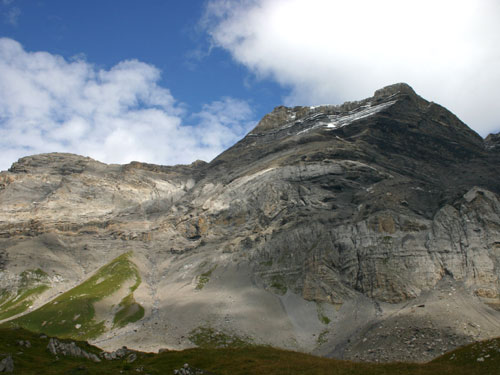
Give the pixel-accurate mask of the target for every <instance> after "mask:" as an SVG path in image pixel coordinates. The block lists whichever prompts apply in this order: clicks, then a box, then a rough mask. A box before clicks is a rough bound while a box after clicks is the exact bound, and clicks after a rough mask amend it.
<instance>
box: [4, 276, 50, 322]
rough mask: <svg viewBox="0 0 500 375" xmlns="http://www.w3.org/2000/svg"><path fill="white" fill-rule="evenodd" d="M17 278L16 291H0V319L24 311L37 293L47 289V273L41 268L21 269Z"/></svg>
mask: <svg viewBox="0 0 500 375" xmlns="http://www.w3.org/2000/svg"><path fill="white" fill-rule="evenodd" d="M19 279H20V281H19V286H18V289H17V292H16V293H10V292H8V291H6V290H2V291H1V292H0V320H3V319H7V318H10V317H12V316H14V315H17V314H20V313H23V312H25V311H26V310H28V308H29V307H30V306H31V304H32V303H33V300H35V298H36V297H37V296H38V295H40V294H42V293H43V292H45V291H46V290H47V289H49V278H48V275H47V274H46V273H45V272H44V271H42V270H41V269H36V270H26V271H23V272H22V273H21V274H20V275H19Z"/></svg>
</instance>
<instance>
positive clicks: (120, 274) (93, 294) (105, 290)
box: [8, 253, 144, 339]
mask: <svg viewBox="0 0 500 375" xmlns="http://www.w3.org/2000/svg"><path fill="white" fill-rule="evenodd" d="M130 255H131V253H126V254H123V255H121V256H119V257H117V258H115V259H114V260H113V261H112V262H110V263H109V264H107V265H105V266H103V267H102V268H100V269H99V270H98V271H97V272H96V273H95V274H94V275H93V276H91V277H90V278H89V279H87V280H86V281H84V282H83V283H82V284H80V285H78V286H77V287H75V288H73V289H71V290H69V291H67V292H66V293H64V294H62V295H60V296H59V297H57V298H56V299H54V300H53V301H51V302H49V303H47V304H45V305H44V306H42V307H40V308H39V309H37V310H35V311H32V312H30V313H29V314H26V315H24V316H22V317H19V318H17V319H15V320H13V321H10V322H8V324H9V325H11V326H19V327H23V328H25V329H27V330H30V331H33V332H44V333H46V334H48V335H52V336H57V337H61V338H78V339H90V338H95V337H97V336H99V335H100V334H102V333H103V332H104V331H105V330H106V327H105V322H104V321H103V320H102V321H96V320H95V309H94V304H95V303H96V302H98V301H99V300H101V299H103V298H105V297H107V296H110V295H112V294H113V293H115V292H117V291H118V290H119V289H120V288H121V286H122V285H123V284H124V283H126V282H127V281H129V280H130V279H133V280H134V284H133V286H132V287H131V288H130V294H129V295H127V297H125V298H124V299H123V300H122V302H121V303H120V306H121V309H120V310H119V311H118V313H117V315H118V318H116V316H115V324H117V325H119V326H123V325H126V324H128V323H129V322H131V321H136V320H138V319H140V318H142V316H143V315H141V316H140V317H139V315H140V313H142V314H144V310H143V309H142V306H141V307H140V308H139V307H138V306H139V305H138V304H137V303H136V302H135V300H134V299H133V292H134V290H135V289H136V288H137V287H138V286H139V284H140V283H141V278H140V275H139V272H138V270H137V267H136V266H135V264H134V263H132V262H131V261H130V260H129V256H130Z"/></svg>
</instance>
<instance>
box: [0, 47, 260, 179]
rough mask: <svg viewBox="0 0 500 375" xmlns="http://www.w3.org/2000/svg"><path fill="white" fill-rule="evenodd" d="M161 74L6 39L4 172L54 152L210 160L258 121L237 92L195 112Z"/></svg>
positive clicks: (2, 58) (1, 91)
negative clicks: (24, 158) (97, 62)
mask: <svg viewBox="0 0 500 375" xmlns="http://www.w3.org/2000/svg"><path fill="white" fill-rule="evenodd" d="M159 80H160V71H159V70H158V69H156V68H155V67H154V66H151V65H148V64H145V63H143V62H139V61H137V60H130V61H123V62H120V63H119V64H117V65H115V66H114V67H112V68H111V69H109V70H106V69H98V68H96V67H95V66H94V65H92V64H90V63H88V62H86V61H84V60H74V61H68V60H66V59H64V58H62V57H60V56H57V55H52V54H50V53H47V52H34V53H33V52H27V51H25V50H24V49H23V47H22V46H21V45H20V44H19V43H18V42H16V41H14V40H12V39H7V38H2V39H0V151H1V153H2V158H1V159H0V170H5V169H7V168H9V167H10V165H11V164H12V162H14V161H15V160H17V159H18V158H19V157H22V156H26V155H32V154H37V153H44V152H54V151H59V152H72V153H76V154H81V155H85V156H90V157H92V158H95V159H97V160H100V161H103V162H107V163H127V162H130V161H132V160H138V161H142V162H150V163H158V164H178V163H190V162H192V161H194V160H196V159H203V160H211V159H212V158H213V157H215V156H216V155H217V154H219V153H220V152H222V151H223V150H224V149H225V148H227V147H229V146H231V145H232V144H233V143H234V142H236V141H237V140H239V139H240V138H241V137H242V136H243V135H244V134H245V133H246V132H247V131H248V130H250V128H251V127H252V126H253V125H254V124H255V122H254V121H252V117H253V113H252V110H251V109H250V107H249V105H248V104H247V103H246V102H244V101H240V100H236V99H233V98H222V99H221V100H219V101H216V102H213V103H210V104H207V105H205V106H204V107H203V108H202V110H201V111H200V112H199V113H196V114H189V113H187V111H186V110H185V109H184V108H183V105H181V104H179V103H177V102H176V101H175V99H174V98H173V96H172V94H171V93H170V91H169V90H168V89H166V88H163V87H161V86H159V84H158V82H159Z"/></svg>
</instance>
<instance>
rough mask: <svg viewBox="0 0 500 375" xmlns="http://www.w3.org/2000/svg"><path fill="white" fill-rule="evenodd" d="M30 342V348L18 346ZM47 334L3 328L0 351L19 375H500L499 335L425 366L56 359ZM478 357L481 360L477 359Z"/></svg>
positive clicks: (204, 353) (205, 357)
mask: <svg viewBox="0 0 500 375" xmlns="http://www.w3.org/2000/svg"><path fill="white" fill-rule="evenodd" d="M18 340H29V341H30V343H31V344H32V347H31V348H24V347H21V346H19V345H18V344H17V341H18ZM48 341H49V340H48V338H40V335H38V334H35V333H31V332H28V331H25V330H23V329H13V328H0V353H3V354H5V353H10V354H11V355H12V357H13V360H14V365H15V373H18V374H26V375H31V374H47V375H55V374H119V373H122V374H137V373H138V372H137V369H141V372H140V373H147V374H151V375H160V374H172V373H173V370H174V369H178V368H180V367H181V366H182V365H183V364H184V363H189V364H190V365H191V366H192V367H197V368H202V369H204V370H208V371H211V372H212V373H215V374H219V375H229V374H231V375H253V374H255V375H257V374H259V375H261V374H266V375H299V374H300V375H307V374H310V375H323V374H324V375H326V374H328V375H368V374H370V375H372V374H373V375H396V374H398V375H399V374H401V375H402V374H404V375H435V374H439V375H485V374H487V375H496V374H500V352H499V350H500V339H495V340H488V341H484V342H481V343H477V344H473V345H469V346H467V347H463V348H460V349H458V350H455V351H454V352H451V353H448V354H446V355H444V356H442V357H440V358H438V359H436V360H434V361H432V362H430V363H427V364H402V363H394V364H381V365H378V364H369V363H353V362H348V361H338V360H333V359H327V358H319V357H315V356H312V355H308V354H303V353H295V352H289V351H284V350H279V349H274V348H270V347H260V346H248V347H241V348H227V349H189V350H184V351H179V352H177V351H171V352H163V353H160V354H152V353H140V352H139V353H137V354H138V359H137V360H136V361H135V362H134V363H131V364H130V363H127V362H126V360H114V361H106V360H103V361H102V362H100V363H94V362H92V361H89V360H84V359H78V358H71V357H62V356H60V358H59V359H56V357H55V356H53V355H52V354H50V353H49V351H48V350H47V344H48ZM78 346H80V347H81V348H83V349H85V350H86V351H88V352H93V353H96V354H97V353H99V352H100V350H99V349H98V348H95V347H92V346H90V345H88V344H87V343H85V342H79V343H78ZM478 358H483V360H482V361H481V360H480V361H478Z"/></svg>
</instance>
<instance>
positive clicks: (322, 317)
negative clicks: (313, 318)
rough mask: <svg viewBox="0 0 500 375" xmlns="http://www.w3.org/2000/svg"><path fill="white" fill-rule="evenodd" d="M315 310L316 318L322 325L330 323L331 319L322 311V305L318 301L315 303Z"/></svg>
mask: <svg viewBox="0 0 500 375" xmlns="http://www.w3.org/2000/svg"><path fill="white" fill-rule="evenodd" d="M316 310H317V311H318V319H319V321H320V322H321V323H323V324H324V325H328V324H330V322H331V320H330V318H329V317H327V316H326V315H325V313H324V311H323V306H322V305H321V304H319V303H317V304H316Z"/></svg>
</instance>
